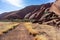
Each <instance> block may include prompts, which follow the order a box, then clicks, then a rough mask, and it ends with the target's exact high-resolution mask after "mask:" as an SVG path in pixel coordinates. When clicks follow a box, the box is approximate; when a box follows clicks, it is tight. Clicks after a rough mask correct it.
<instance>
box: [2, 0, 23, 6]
mask: <svg viewBox="0 0 60 40" xmlns="http://www.w3.org/2000/svg"><path fill="white" fill-rule="evenodd" d="M2 1H3V2H6V3H8V4H11V5H13V6H16V7H23V6H24V2H23V0H2Z"/></svg>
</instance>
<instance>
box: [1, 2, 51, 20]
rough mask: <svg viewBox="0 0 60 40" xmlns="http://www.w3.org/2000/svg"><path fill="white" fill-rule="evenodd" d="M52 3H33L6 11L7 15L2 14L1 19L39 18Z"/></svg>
mask: <svg viewBox="0 0 60 40" xmlns="http://www.w3.org/2000/svg"><path fill="white" fill-rule="evenodd" d="M51 4H52V3H47V4H42V5H31V6H28V7H25V8H23V9H21V10H18V11H12V12H7V13H8V14H6V13H5V14H6V15H3V14H1V15H2V16H1V17H2V18H0V19H23V18H28V19H34V18H38V19H39V18H40V17H41V16H42V15H43V13H44V11H45V9H47V8H50V7H51Z"/></svg>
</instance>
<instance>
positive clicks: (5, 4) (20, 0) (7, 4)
mask: <svg viewBox="0 0 60 40" xmlns="http://www.w3.org/2000/svg"><path fill="white" fill-rule="evenodd" d="M54 1H55V0H0V13H3V12H9V11H14V10H19V9H22V8H24V7H26V6H29V5H41V4H44V3H48V2H54Z"/></svg>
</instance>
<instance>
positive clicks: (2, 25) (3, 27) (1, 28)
mask: <svg viewBox="0 0 60 40" xmlns="http://www.w3.org/2000/svg"><path fill="white" fill-rule="evenodd" d="M18 24H19V23H18V22H0V35H1V34H3V32H7V31H8V30H9V29H13V28H14V27H15V26H17V25H18Z"/></svg>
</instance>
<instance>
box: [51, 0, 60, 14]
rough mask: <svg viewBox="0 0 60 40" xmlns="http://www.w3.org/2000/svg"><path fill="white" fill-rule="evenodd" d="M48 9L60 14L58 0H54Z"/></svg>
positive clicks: (59, 2) (59, 1)
mask: <svg viewBox="0 0 60 40" xmlns="http://www.w3.org/2000/svg"><path fill="white" fill-rule="evenodd" d="M50 11H51V12H54V13H55V14H57V15H60V0H56V1H55V2H54V3H53V4H52V6H51V8H50Z"/></svg>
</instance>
